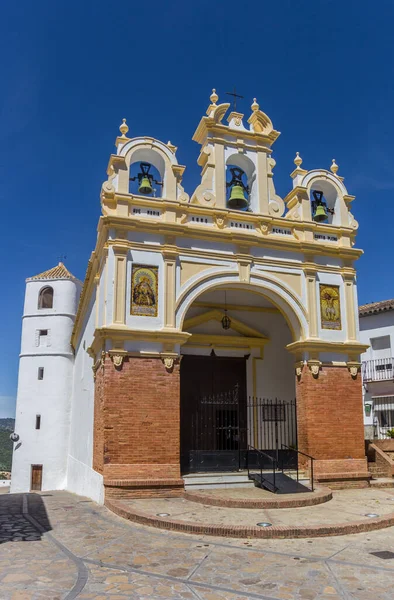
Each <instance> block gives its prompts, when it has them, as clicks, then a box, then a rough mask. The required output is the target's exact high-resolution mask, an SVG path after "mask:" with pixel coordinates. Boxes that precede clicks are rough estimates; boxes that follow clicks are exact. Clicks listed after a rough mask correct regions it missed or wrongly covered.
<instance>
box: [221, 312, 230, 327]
mask: <svg viewBox="0 0 394 600" xmlns="http://www.w3.org/2000/svg"><path fill="white" fill-rule="evenodd" d="M222 327H223V329H230V327H231V319H230V317H229V316H228V314H227V310H225V311H224V317H223V319H222Z"/></svg>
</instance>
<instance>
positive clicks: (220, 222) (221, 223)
mask: <svg viewBox="0 0 394 600" xmlns="http://www.w3.org/2000/svg"><path fill="white" fill-rule="evenodd" d="M226 223H227V219H225V217H223V216H222V215H215V225H216V226H217V227H218V228H219V229H223V228H224V227H225V226H226Z"/></svg>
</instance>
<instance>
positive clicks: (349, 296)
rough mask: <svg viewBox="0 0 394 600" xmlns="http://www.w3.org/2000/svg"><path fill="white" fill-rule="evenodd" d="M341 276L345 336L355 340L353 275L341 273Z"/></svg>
mask: <svg viewBox="0 0 394 600" xmlns="http://www.w3.org/2000/svg"><path fill="white" fill-rule="evenodd" d="M342 277H343V280H344V288H345V302H346V323H347V336H348V339H349V340H356V339H357V332H356V319H357V318H358V315H357V316H356V311H355V306H354V277H353V275H352V274H350V275H348V274H343V275H342Z"/></svg>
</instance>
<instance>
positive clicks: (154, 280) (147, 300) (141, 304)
mask: <svg viewBox="0 0 394 600" xmlns="http://www.w3.org/2000/svg"><path fill="white" fill-rule="evenodd" d="M158 273H159V268H158V267H150V266H146V265H133V267H132V272H131V310H130V312H131V314H132V315H139V316H145V317H157V311H158V295H157V291H158Z"/></svg>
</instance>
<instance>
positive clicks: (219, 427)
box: [181, 285, 297, 473]
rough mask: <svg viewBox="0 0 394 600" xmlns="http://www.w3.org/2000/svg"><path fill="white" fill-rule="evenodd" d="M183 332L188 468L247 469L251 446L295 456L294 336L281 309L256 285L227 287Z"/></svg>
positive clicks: (196, 309)
mask: <svg viewBox="0 0 394 600" xmlns="http://www.w3.org/2000/svg"><path fill="white" fill-rule="evenodd" d="M183 330H184V331H187V332H188V333H189V334H191V335H190V338H189V339H188V341H187V342H186V343H185V344H184V345H183V346H182V347H181V353H182V361H181V465H182V470H183V472H184V473H186V472H198V471H236V470H238V469H244V468H245V461H246V457H247V450H248V448H249V452H251V447H253V448H257V449H260V450H262V451H263V452H265V453H266V454H267V455H268V456H270V457H272V458H273V459H275V460H282V459H284V460H285V461H286V460H287V461H288V460H290V459H291V460H293V461H294V456H293V455H291V450H289V449H290V448H292V447H295V446H296V445H297V424H296V406H295V378H294V358H293V356H292V355H291V354H290V353H289V352H288V351H287V349H286V346H287V345H288V344H290V343H291V342H292V341H293V340H294V335H293V332H292V331H291V329H290V327H289V325H288V323H287V320H286V319H285V317H284V315H283V314H282V312H281V310H280V309H279V308H278V306H277V305H276V304H274V303H273V302H272V301H271V300H270V299H269V298H267V297H266V296H264V295H263V294H261V293H259V292H256V291H255V290H254V289H252V286H244V287H237V286H232V285H221V286H218V287H215V288H214V289H209V290H208V291H205V292H203V293H202V294H201V295H200V296H198V297H197V298H196V299H195V300H194V302H193V303H192V304H191V305H190V306H189V308H188V310H187V312H186V315H185V319H184V321H183ZM250 456H251V455H250V454H249V458H250ZM255 458H256V457H255ZM252 460H253V453H252ZM267 461H268V462H270V459H269V458H267ZM267 468H269V465H267Z"/></svg>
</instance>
